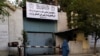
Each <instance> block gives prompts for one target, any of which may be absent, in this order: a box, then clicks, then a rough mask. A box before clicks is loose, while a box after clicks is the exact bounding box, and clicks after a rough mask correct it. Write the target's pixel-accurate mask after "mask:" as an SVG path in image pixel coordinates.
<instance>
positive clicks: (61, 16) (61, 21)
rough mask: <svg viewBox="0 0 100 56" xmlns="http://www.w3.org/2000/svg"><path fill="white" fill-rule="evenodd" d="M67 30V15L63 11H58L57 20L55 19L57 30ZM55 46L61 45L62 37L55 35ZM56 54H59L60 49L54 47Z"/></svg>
mask: <svg viewBox="0 0 100 56" xmlns="http://www.w3.org/2000/svg"><path fill="white" fill-rule="evenodd" d="M66 30H67V17H66V13H65V12H59V13H58V21H57V32H61V31H66ZM55 39H56V47H60V48H61V45H62V42H63V39H62V38H61V37H59V36H56V38H55ZM55 50H56V54H61V50H60V49H59V48H56V49H55Z"/></svg>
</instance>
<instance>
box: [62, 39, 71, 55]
mask: <svg viewBox="0 0 100 56" xmlns="http://www.w3.org/2000/svg"><path fill="white" fill-rule="evenodd" d="M68 54H69V46H68V42H67V41H66V40H64V42H63V44H62V56H68Z"/></svg>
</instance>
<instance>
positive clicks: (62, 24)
mask: <svg viewBox="0 0 100 56" xmlns="http://www.w3.org/2000/svg"><path fill="white" fill-rule="evenodd" d="M67 29H68V27H67V17H66V13H65V12H59V14H58V21H57V31H58V32H61V31H66V30H67Z"/></svg>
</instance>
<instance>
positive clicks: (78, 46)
mask: <svg viewBox="0 0 100 56" xmlns="http://www.w3.org/2000/svg"><path fill="white" fill-rule="evenodd" d="M58 16H59V17H58V21H57V32H63V31H66V30H68V27H67V17H66V13H65V12H59V15H58ZM76 37H77V41H70V42H69V47H70V51H71V52H70V53H87V52H89V48H90V47H89V43H88V41H87V40H85V38H84V34H83V33H78V34H77V36H76ZM62 42H63V39H62V37H58V36H56V47H61V45H62ZM75 50H78V51H75ZM59 51H60V50H59V48H56V54H58V53H59Z"/></svg>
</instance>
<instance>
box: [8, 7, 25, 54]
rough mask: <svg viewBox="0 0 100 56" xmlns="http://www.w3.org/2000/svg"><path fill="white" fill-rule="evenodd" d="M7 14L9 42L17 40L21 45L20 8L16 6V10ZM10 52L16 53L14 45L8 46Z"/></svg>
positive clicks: (21, 20)
mask: <svg viewBox="0 0 100 56" xmlns="http://www.w3.org/2000/svg"><path fill="white" fill-rule="evenodd" d="M9 12H10V16H9V26H8V27H9V42H18V43H19V45H22V41H23V37H22V31H23V14H22V8H16V11H11V10H9ZM9 49H10V53H13V54H18V50H17V48H16V47H14V48H13V47H10V48H9Z"/></svg>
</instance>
